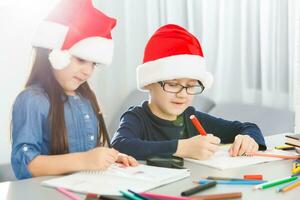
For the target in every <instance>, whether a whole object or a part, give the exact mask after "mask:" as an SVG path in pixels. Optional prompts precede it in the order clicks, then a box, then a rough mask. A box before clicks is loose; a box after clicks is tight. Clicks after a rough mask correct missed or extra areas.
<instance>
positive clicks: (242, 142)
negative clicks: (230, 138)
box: [228, 135, 258, 156]
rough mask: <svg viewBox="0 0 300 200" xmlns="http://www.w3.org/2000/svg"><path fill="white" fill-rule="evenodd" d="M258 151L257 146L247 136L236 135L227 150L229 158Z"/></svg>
mask: <svg viewBox="0 0 300 200" xmlns="http://www.w3.org/2000/svg"><path fill="white" fill-rule="evenodd" d="M256 151H258V144H257V143H256V142H255V140H254V139H253V138H251V137H250V136H249V135H237V136H235V139H234V142H233V144H232V145H231V147H230V148H229V150H228V152H229V155H230V156H242V155H248V154H251V153H254V152H256Z"/></svg>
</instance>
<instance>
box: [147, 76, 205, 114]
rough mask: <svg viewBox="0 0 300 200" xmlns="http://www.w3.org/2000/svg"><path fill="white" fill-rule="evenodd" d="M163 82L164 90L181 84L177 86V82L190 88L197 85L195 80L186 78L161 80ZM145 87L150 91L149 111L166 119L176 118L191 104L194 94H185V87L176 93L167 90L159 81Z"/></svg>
mask: <svg viewBox="0 0 300 200" xmlns="http://www.w3.org/2000/svg"><path fill="white" fill-rule="evenodd" d="M163 84H165V86H164V87H165V90H166V89H167V90H170V91H172V90H173V89H172V88H176V87H177V88H178V87H179V88H180V87H181V86H178V84H180V85H182V86H185V87H191V88H190V89H192V88H193V86H196V87H198V86H199V82H198V81H197V80H195V79H187V78H184V79H174V80H168V81H163ZM146 89H148V90H149V92H150V101H149V107H150V109H151V111H152V112H153V114H155V115H156V116H158V117H160V118H162V119H166V120H176V118H177V116H178V115H180V114H181V113H183V111H184V110H185V109H186V108H187V107H188V106H190V105H191V103H192V100H193V97H194V95H190V94H187V91H186V89H185V88H183V89H182V90H181V91H180V92H178V93H170V92H167V91H165V90H164V89H163V86H162V85H161V84H159V83H152V84H150V85H148V86H146ZM175 90H176V89H175ZM175 90H174V91H175Z"/></svg>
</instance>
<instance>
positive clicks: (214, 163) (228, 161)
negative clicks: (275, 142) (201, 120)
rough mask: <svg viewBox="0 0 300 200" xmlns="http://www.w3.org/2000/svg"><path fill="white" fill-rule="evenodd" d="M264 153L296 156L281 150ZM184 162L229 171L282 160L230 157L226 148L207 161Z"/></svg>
mask: <svg viewBox="0 0 300 200" xmlns="http://www.w3.org/2000/svg"><path fill="white" fill-rule="evenodd" d="M264 152H265V153H272V154H279V155H297V154H296V153H295V152H288V151H282V150H268V151H264ZM185 160H187V161H190V162H194V163H197V164H200V165H205V166H209V167H213V168H217V169H221V170H224V169H231V168H238V167H244V166H248V165H255V164H259V163H264V162H272V161H276V160H282V158H270V157H260V156H252V157H251V156H237V157H231V156H230V155H229V154H228V150H227V149H226V148H221V149H220V150H219V151H217V152H216V153H215V155H213V156H212V157H211V158H210V159H208V160H195V159H190V158H185Z"/></svg>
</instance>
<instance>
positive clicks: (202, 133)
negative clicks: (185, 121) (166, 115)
mask: <svg viewBox="0 0 300 200" xmlns="http://www.w3.org/2000/svg"><path fill="white" fill-rule="evenodd" d="M190 119H191V120H192V123H193V125H194V126H195V128H196V129H197V131H198V132H199V133H200V135H202V136H205V135H207V134H206V131H205V130H204V128H203V127H202V125H201V124H200V122H199V120H198V119H197V117H196V116H195V115H191V116H190Z"/></svg>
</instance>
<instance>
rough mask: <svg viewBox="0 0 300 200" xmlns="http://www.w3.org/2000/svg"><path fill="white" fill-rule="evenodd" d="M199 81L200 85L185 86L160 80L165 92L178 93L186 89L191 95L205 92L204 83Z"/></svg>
mask: <svg viewBox="0 0 300 200" xmlns="http://www.w3.org/2000/svg"><path fill="white" fill-rule="evenodd" d="M198 83H199V85H193V86H183V85H181V84H178V83H168V82H163V81H159V82H158V84H159V85H160V86H161V87H162V88H163V90H164V91H165V92H169V93H175V94H177V93H179V92H181V91H182V90H183V89H185V91H186V93H187V94H189V95H197V94H201V93H202V92H203V90H204V86H203V84H202V83H201V82H200V81H198Z"/></svg>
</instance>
